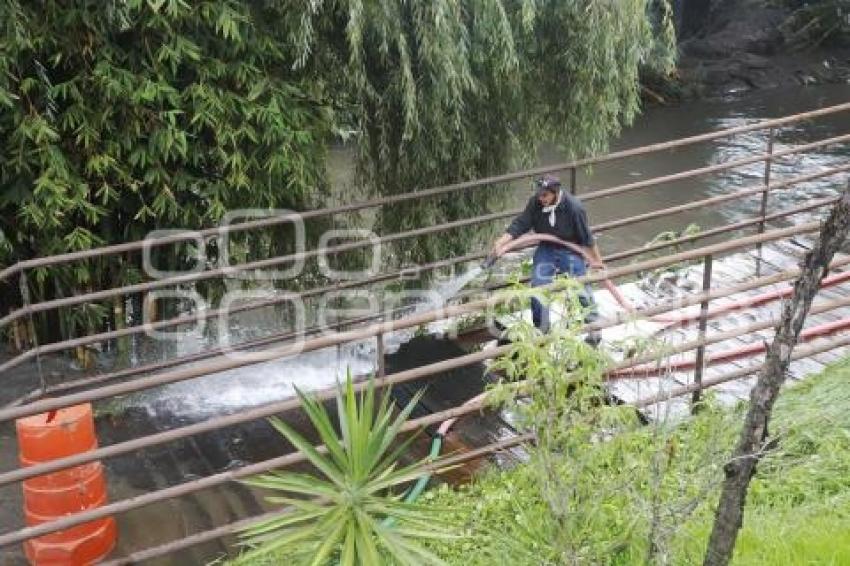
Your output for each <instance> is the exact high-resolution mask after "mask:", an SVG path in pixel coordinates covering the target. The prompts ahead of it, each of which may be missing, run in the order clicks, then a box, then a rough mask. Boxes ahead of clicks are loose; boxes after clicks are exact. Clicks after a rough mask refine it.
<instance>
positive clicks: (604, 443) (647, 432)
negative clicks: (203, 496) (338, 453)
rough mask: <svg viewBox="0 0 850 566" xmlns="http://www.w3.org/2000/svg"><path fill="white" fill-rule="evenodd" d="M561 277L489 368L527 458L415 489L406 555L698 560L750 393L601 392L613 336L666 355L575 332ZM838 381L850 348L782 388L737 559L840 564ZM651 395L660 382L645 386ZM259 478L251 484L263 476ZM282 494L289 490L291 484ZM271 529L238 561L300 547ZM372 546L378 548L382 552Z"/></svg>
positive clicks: (842, 479)
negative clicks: (621, 396)
mask: <svg viewBox="0 0 850 566" xmlns="http://www.w3.org/2000/svg"><path fill="white" fill-rule="evenodd" d="M561 283H562V284H561V286H560V288H559V289H558V290H557V291H556V290H554V289H553V290H552V291H551V292H547V293H546V295H545V299H546V300H548V301H549V302H550V303H552V304H553V306H555V303H557V306H556V308H558V309H559V310H561V311H562V312H564V313H565V315H564V317H563V318H562V319H560V320H561V321H562V322H559V323H558V324H556V325H554V326H553V328H552V331H551V332H550V333H549V334H547V335H545V336H541V335H540V334H539V333H537V331H536V329H534V328H533V327H532V326H531V325H530V324H529V323H527V322H525V323H518V324H515V325H512V326H511V327H510V329H509V330H508V332H509V335H508V336H507V338H509V339H510V340H511V342H512V347H511V350H510V352H509V354H507V355H505V356H503V357H500V358H498V359H497V360H494V363H493V364H492V365H491V367H490V370H491V371H492V372H494V373H495V374H497V375H500V376H502V379H501V381H500V382H499V383H498V384H497V385H495V386H494V387H493V388H492V389H491V390H490V391H489V393H488V400H489V402H490V403H491V404H492V406H493V407H500V408H502V409H505V410H506V411H507V412H508V414H510V416H511V421H512V422H513V423H514V426H516V428H517V429H519V430H521V431H525V432H531V433H533V435H534V438H535V442H534V444H533V445H525V446H524V447H523V448H522V451H521V452H522V454H524V456H523V457H520V458H519V459H517V460H515V461H516V462H518V463H516V464H515V465H513V466H512V467H507V468H491V469H490V470H489V471H488V472H486V473H484V474H483V475H480V476H478V477H476V478H475V479H474V480H473V481H472V483H470V484H468V485H462V486H450V485H446V484H443V485H437V486H434V487H432V488H431V489H430V490H428V491H425V492H424V493H423V494H422V495H420V496H419V499H418V500H417V501H416V502H415V503H416V505H415V506H414V505H411V506H410V507H409V508H405V509H403V510H402V512H401V513H400V515H399V517H400V518H403V519H409V518H416V517H417V516H418V514H419V513H422V516H423V517H425V516H430V517H431V519H429V521H428V524H429V525H431V526H433V527H434V530H429V529H425V530H422V531H421V532H422V534H423V536H422V537H417V534H416V531H410V530H405V531H404V533H403V534H405V535H406V536H410V537H411V538H412V539H413V540H414V541H418V542H417V543H416V544H424V545H425V546H426V547H427V551H421V553H420V551H417V553H419V555H420V556H422V557H427V561H428V562H429V563H431V562H434V563H436V562H439V561H442V562H444V563H446V564H457V565H464V566H466V565H477V564H480V565H486V564H492V563H510V564H518V565H519V564H528V565H529V566H531V565H539V564H553V565H554V564H566V563H568V564H616V565H633V564H696V563H700V562H702V560H703V558H704V556H705V553H706V545H707V542H708V535H709V533H710V530H711V525H712V523H713V521H714V514H715V509H716V507H717V501H718V494H719V492H720V488H721V485H722V483H723V478H724V469H725V466H726V463H727V462H728V458H729V454H730V453H731V452H732V449H733V447H734V446H735V443H736V440H737V439H738V437H739V435H740V431H741V423H742V422H743V421H744V418H743V417H744V415H745V413H746V412H747V404H746V403H743V402H741V403H739V404H737V405H735V406H728V405H724V404H723V403H721V402H720V401H719V400H718V399H716V398H715V397H714V396H713V395H712V393H711V392H710V391H709V392H707V393H706V394H704V396H703V397H702V399H701V400H700V401H699V405H698V406H697V410H696V411H695V412H694V413H693V414H688V413H687V412H682V411H681V410H679V411H674V410H673V406H672V405H669V404H667V402H662V403H660V404H658V405H654V406H652V407H651V408H648V409H645V411H646V412H645V414H643V415H641V414H639V413H638V412H637V410H636V409H635V408H634V407H633V406H630V405H618V404H612V403H611V402H610V401H611V400H610V399H609V398H608V397H607V394H606V389H605V387H604V385H603V379H604V375H605V372H606V370H607V368H610V367H611V364H612V360H611V358H610V357H609V355H610V354H609V352H610V348H615V349H616V348H620V349H624V350H631V351H633V352H638V353H639V354H640V355H650V354H651V355H653V356H654V357H655V358H656V359H658V360H659V363H661V364H662V365H663V361H664V359H665V352H664V350H663V348H660V349H659V348H658V347H657V345H656V344H654V343H652V342H646V341H640V342H629V343H628V344H625V343H624V344H613V343H612V344H610V345H609V347H608V349H595V348H593V347H591V346H589V345H588V344H586V343H585V341H584V340H583V339H582V336H581V334H580V327H581V325H582V322H581V321H582V320H584V317H585V315H586V314H587V309H586V307H584V306H582V304H581V301H580V300H579V293H580V292H581V291H582V289H581V288H580V287H579V286H578V285H577V284H575V282H574V281H571V280H569V279H566V280H562V282H561ZM514 296H515V299H516V300H518V301H520V302H522V301H526V302H527V300H528V299H529V297H530V291H529V290H527V289H525V290H523V289H517V290H515V295H514ZM569 321H573V322H569ZM848 380H850V358H847V359H845V360H843V361H841V362H838V363H836V364H834V365H832V366H830V367H828V368H827V369H826V370H824V371H823V372H822V373H821V374H819V375H813V376H808V377H807V378H806V380H805V381H804V382H802V383H798V384H793V385H791V386H789V387H788V389H787V390H786V391H785V392H784V393H783V395H782V396H780V397H779V400H778V402H777V404H776V407H775V409H774V412H773V418H772V420H771V424H770V438H771V441H770V443H769V444H768V445H767V448H766V450H765V451H764V452H763V453H762V455H761V459H760V462H759V465H758V468H757V471H756V475H755V477H754V478H753V480H752V482H751V485H750V489H749V494H748V498H747V506H746V510H745V515H744V525H743V529H742V531H741V534H740V536H739V540H738V544H737V546H736V550H735V556H734V560H733V564H740V565H750V564H752V565H755V564H766V563H769V564H809V563H813V561H815V562H816V563H825V564H842V563H845V562H847V561H850V536H848V533H850V505H848V504H850V497H848V493H850V388H848V387H847V382H848ZM656 393H657V394H661V393H662V392H661V391H647V392H646V394H647V396H651V395H655V394H656ZM349 397H352V398H353V396H351V395H350V394H349ZM409 409H410V406H408V407H407V409H405V411H409ZM349 413H352V411H348V410H340V414H341V415H342V421H341V424H340V428H339V430H340V431H342V434H343V438H345V435H346V434H347V433H346V432H345V431H346V430H350V429H351V428H352V425H351V424H342V423H344V422H346V420H350V419H347V417H346V414H349ZM329 422H330V419H329V417H328V416H327V415H325V416H324V417H323V420H322V422H320V423H319V425H318V426H317V430H321V429H322V428H323V429H324V432H323V433H322V439H323V441H324V442H325V444H329V445H330V446H334V445H335V440H334V434H335V431H334V430H332V428H331V425H330V424H329ZM364 426H365V425H364ZM361 432H364V431H361ZM364 438H366V436H364ZM304 447H305V448H306V445H305V446H304ZM433 456H434V454H432V457H433ZM415 466H421V464H417V465H415ZM388 469H391V468H388ZM421 469H422V468H417V467H413V468H408V469H407V470H413V471H414V473H413V475H411V476H410V478H412V477H413V476H415V475H417V474H419V473H422V472H417V471H416V470H421ZM323 473H324V472H323ZM264 481H265V480H261V481H260V482H259V483H258V484H257V485H260V486H262V487H274V486H273V485H268V483H269V482H267V481H266V482H265V484H264V483H263V482H264ZM305 481H306V480H305ZM310 481H312V480H310ZM420 483H421V482H420ZM281 485H283V484H281ZM305 485H306V484H305ZM396 487H397V488H400V487H401V486H396ZM419 487H421V486H417V488H416V489H415V490H414V491H415V492H416V495H419ZM290 491H293V492H297V490H293V489H292V488H291V486H290ZM331 491H333V490H331ZM343 492H344V493H347V492H346V491H345V490H343ZM343 492H341V493H343ZM304 493H307V492H304ZM328 493H330V491H329V492H328ZM344 493H343V494H342V495H339V494H338V496H339V497H343V498H344V497H345V496H344ZM411 493H413V492H411V491H408V490H405V489H395V490H392V493H389V492H386V490H384V492H383V495H382V496H383V497H390V498H393V500H396V501H399V502H401V500H402V498H404V500H405V504H407V503H411V504H413V503H414V501H413V499H414V498H411V497H410V495H411ZM309 495H311V496H321V495H322V494H320V493H318V492H309ZM348 504H349V505H350V508H351V509H352V512H355V511H354V510H356V509H358V508H361V507H362V504H361V502H358V501H356V500H352V501H349V503H348ZM423 504H424V505H425V509H427V510H423V508H422V505H423ZM317 512H318V511H317ZM380 512H381V514H382V515H381V517H382V519H384V520H389V521H392V520H393V519H392V517H393V516H394V514H393V509H392V507H391V506H389V505H387V506H383V507H381V508H380ZM355 514H356V512H355ZM435 514H436V515H435ZM437 516H438V517H439V518H438V519H437V518H436V517H437ZM288 524H289V523H287V524H286V525H285V526H287V525H288ZM376 524H377V523H376ZM382 525H383V523H382ZM304 530H305V532H307V531H309V529H308V528H305V529H304ZM263 532H264V533H266V532H267V531H263ZM382 532H383V531H382ZM387 532H389V531H387ZM289 534H290V535H291V533H289ZM381 536H383V535H381ZM379 538H380V537H379ZM277 540H279V539H277V538H276V537H275V536H274V535H273V534H271V533H269V536H268V537H266V538H263V539H262V540H261V541H259V542H261V543H262V544H265V545H269V547H270V549H271V553H266V552H263V551H262V550H260V551H254V552H253V553H252V554H243V555H242V561H243V562H247V563H249V564H265V563H275V561H276V560H279V559H281V557H283V556H292V554H291V552H292V551H293V549H295V548H296V547H298V548H302V546H303V545H302V544H301V543H300V542H296V543H293V544H295V546H291V547H286V545H283V546H280V545H276V544H275V543H276V541H277ZM281 540H282V539H281ZM305 540H306V541H307V542H309V541H311V540H313V539H310V538H309V537H307V538H306V539H305ZM313 544H316V543H315V542H314V543H313ZM257 548H260V549H261V548H262V546H260V547H257ZM340 548H341V547H340ZM336 552H337V553H339V552H342V550H340V549H338V550H337V551H336ZM352 552H353V551H352ZM379 552H380V556H381V557H382V558H381V559H380V560H389V557H390V556H391V555H392V553H388V552H387V551H386V550H384V551H379ZM332 555H337V554H334V553H333V552H332ZM435 557H436V559H435ZM362 558H363V555H362V554H360V553H359V552H353V553H352V554H351V560H352V562H351V563H364V564H369V563H373V562H369V561H368V560H367V561H365V562H364V561H363V560H362ZM358 560H360V562H358ZM396 560H399V559H398V557H396ZM379 562H380V561H379ZM401 562H402V563H406V561H405V559H401ZM389 563H392V560H390V562H389Z"/></svg>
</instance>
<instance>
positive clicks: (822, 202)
mask: <svg viewBox="0 0 850 566" xmlns="http://www.w3.org/2000/svg"><path fill="white" fill-rule="evenodd" d="M838 200H839V197H827V198H825V199H819V200H816V201H811V202H810V203H809V204H805V205H802V206H795V207H792V208H788V209H785V210H781V211H779V212H775V213H773V214H768V215H767V216H765V217H764V218H763V219H762V217H761V216H758V217H755V218H749V219H746V220H740V221H738V222H733V223H732V224H726V225H724V226H718V227H717V228H712V229H710V230H704V231H702V232H699V233H697V234H692V235H690V236H682V237H680V238H676V239H673V240H668V241H666V242H660V243H658V244H653V245H651V246H645V247H642V248H633V249H631V250H626V251H623V252H618V253H614V254H611V255H610V256H608V257H607V258H606V260H605V261H608V262H612V261H620V260H623V259H628V258H631V257H634V256H637V255H641V254H643V253H647V252H652V251H658V250H661V249H664V248H669V247H671V246H678V245H680V244H687V243H690V242H695V241H697V240H702V239H704V238H709V237H711V236H717V235H718V234H726V233H729V232H732V231H735V230H740V229H742V228H748V227H750V226H755V225H756V224H759V223H760V222H762V221H770V220H777V219H779V218H785V217H788V216H793V215H795V214H800V213H801V212H808V211H811V210H814V209H817V208H821V207H823V206H827V205H830V204H834V203H836V202H838Z"/></svg>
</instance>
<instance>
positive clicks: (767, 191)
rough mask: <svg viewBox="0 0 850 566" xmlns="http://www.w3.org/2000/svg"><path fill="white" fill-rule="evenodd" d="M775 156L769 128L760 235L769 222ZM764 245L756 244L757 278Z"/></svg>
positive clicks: (760, 214)
mask: <svg viewBox="0 0 850 566" xmlns="http://www.w3.org/2000/svg"><path fill="white" fill-rule="evenodd" d="M772 156H773V128H769V129H768V130H767V159H765V160H764V190H763V191H762V192H761V208H760V209H759V216H761V222H759V225H758V233H759V234H763V233H764V229H765V223H766V222H767V198H768V196H769V194H770V165H771V162H772ZM761 248H762V244H761V242H759V243H758V244H756V252H757V253H758V259H756V277H759V276H760V275H761V262H762V251H761Z"/></svg>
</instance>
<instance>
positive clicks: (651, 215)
mask: <svg viewBox="0 0 850 566" xmlns="http://www.w3.org/2000/svg"><path fill="white" fill-rule="evenodd" d="M846 171H850V165H843V166H841V167H833V168H830V169H827V170H824V171H820V172H818V173H812V174H810V175H802V176H800V177H794V178H791V179H788V180H783V181H779V182H776V183H773V184H771V185H770V186H769V187H767V189H766V188H765V186H764V185H762V184H759V185H753V186H752V187H748V188H745V189H742V190H740V191H734V192H732V193H729V194H725V195H719V196H714V197H709V198H706V199H701V200H696V201H692V202H689V203H686V204H680V205H678V206H671V207H669V208H662V209H660V210H654V211H652V212H647V213H644V214H637V215H634V216H629V217H627V218H619V219H616V220H611V221H609V222H604V223H602V224H599V225H597V226H594V227H593V231H594V232H601V231H605V230H613V229H614V228H621V227H623V226H630V225H632V224H636V223H638V222H646V221H647V220H655V219H657V218H663V217H665V216H672V215H674V214H678V213H680V212H686V211H689V210H697V209H700V208H706V207H709V206H715V205H718V204H722V203H725V202H730V201H733V200H738V199H742V198H746V197H748V196H755V195H761V194H763V193H764V191H765V190H771V191H775V190H778V189H787V188H789V187H790V186H792V185H796V184H798V183H807V182H809V181H813V180H815V179H820V178H823V177H829V176H832V175H837V174H838V173H844V172H846Z"/></svg>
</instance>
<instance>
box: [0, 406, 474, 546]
mask: <svg viewBox="0 0 850 566" xmlns="http://www.w3.org/2000/svg"><path fill="white" fill-rule="evenodd" d="M484 407H485V402H484V400H483V399H482V400H481V401H480V402H478V403H474V404H473V403H470V404H469V405H463V406H461V407H454V408H451V409H446V410H443V411H438V412H436V413H432V414H430V415H428V416H425V417H420V418H418V419H413V420H410V421H407V422H406V423H404V425H403V426H402V427H401V431H402V432H406V431H410V430H415V429H418V428H423V427H426V426H430V425H433V424H437V423H440V422H442V421H444V420H446V419H451V418H457V417H461V416H464V415H469V414H472V413H475V412H478V411H480V410H482V409H483V408H484ZM320 449H321V450H324V447H320ZM306 460H307V458H306V456H304V454H303V453H301V452H291V453H289V454H285V455H283V456H279V457H277V458H272V459H270V460H264V461H262V462H257V463H254V464H249V465H247V466H243V467H241V468H235V469H231V470H227V471H224V472H219V473H216V474H212V475H209V476H206V477H203V478H199V479H196V480H191V481H188V482H185V483H181V484H178V485H174V486H170V487H166V488H163V489H159V490H157V491H153V492H148V493H145V494H142V495H137V496H135V497H131V498H129V499H122V500H121V501H117V502H113V503H107V504H106V505H103V506H101V507H97V508H95V509H89V510H86V511H82V512H80V513H75V514H73V515H67V516H65V517H62V518H61V519H56V520H53V521H50V522H47V523H41V524H39V525H34V526H31V527H24V528H22V529H19V530H17V531H13V532H10V533H4V534H1V535H0V547H3V546H9V545H11V544H16V543H19V542H23V541H25V540H29V539H31V538H35V537H39V536H43V535H46V534H50V533H55V532H57V531H62V530H65V529H69V528H71V527H74V526H76V525H80V524H83V523H87V522H89V521H94V520H96V519H102V518H104V517H108V516H110V515H117V514H119V513H125V512H127V511H130V510H132V509H138V508H139V507H144V506H147V505H151V504H153V503H156V502H158V501H164V500H166V499H173V498H175V497H180V496H182V495H187V494H189V493H194V492H196V491H200V490H202V489H207V488H209V487H213V486H217V485H221V484H224V483H227V482H229V481H233V480H238V479H242V478H246V477H250V476H254V475H257V474H260V473H263V472H268V471H270V470H273V469H275V468H281V467H285V466H291V465H293V464H297V463H300V462H305V461H306Z"/></svg>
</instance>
